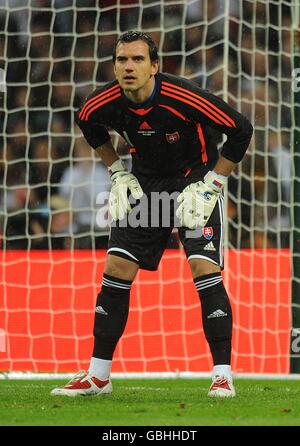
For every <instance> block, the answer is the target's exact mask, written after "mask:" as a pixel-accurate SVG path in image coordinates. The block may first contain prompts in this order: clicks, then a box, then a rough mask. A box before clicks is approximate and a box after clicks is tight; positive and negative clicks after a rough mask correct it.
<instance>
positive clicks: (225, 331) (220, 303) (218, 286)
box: [194, 273, 232, 365]
mask: <svg viewBox="0 0 300 446" xmlns="http://www.w3.org/2000/svg"><path fill="white" fill-rule="evenodd" d="M194 283H195V286H196V288H197V291H198V294H199V296H200V301H201V307H202V323H203V330H204V334H205V337H206V339H207V342H208V344H209V347H210V351H211V354H212V357H213V362H214V365H219V364H230V360H231V338H232V311H231V306H230V302H229V298H228V295H227V292H226V290H225V288H224V284H223V280H222V275H221V273H213V274H207V275H206V276H200V277H197V278H196V279H194Z"/></svg>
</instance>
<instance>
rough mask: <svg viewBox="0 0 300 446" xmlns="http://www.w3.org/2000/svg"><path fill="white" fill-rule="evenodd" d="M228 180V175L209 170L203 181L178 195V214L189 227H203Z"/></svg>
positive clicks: (182, 223) (181, 222)
mask: <svg viewBox="0 0 300 446" xmlns="http://www.w3.org/2000/svg"><path fill="white" fill-rule="evenodd" d="M225 182H226V177H225V176H223V175H218V174H217V173H215V172H214V171H209V172H208V173H207V174H206V175H205V177H204V180H203V181H198V182H197V183H192V184H190V185H189V186H187V187H186V188H185V189H184V190H183V191H182V192H181V194H180V195H179V196H178V198H177V201H178V203H180V205H179V206H178V209H177V211H176V216H177V218H178V219H179V221H180V224H181V225H182V226H184V227H186V228H189V229H196V228H199V227H200V228H203V227H204V226H205V225H206V224H207V222H208V220H209V217H210V216H211V214H212V212H213V210H214V207H215V205H216V203H217V201H218V198H219V195H220V193H221V192H222V189H223V186H224V184H225Z"/></svg>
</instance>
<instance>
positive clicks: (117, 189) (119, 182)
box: [95, 140, 143, 220]
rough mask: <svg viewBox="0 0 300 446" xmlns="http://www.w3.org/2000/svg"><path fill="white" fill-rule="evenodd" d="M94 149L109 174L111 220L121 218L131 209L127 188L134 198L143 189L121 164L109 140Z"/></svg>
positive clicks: (136, 197) (140, 195) (138, 195)
mask: <svg viewBox="0 0 300 446" xmlns="http://www.w3.org/2000/svg"><path fill="white" fill-rule="evenodd" d="M95 151H96V153H97V155H98V156H99V157H101V159H102V161H103V163H104V164H105V165H106V166H107V168H108V171H109V173H110V175H111V181H112V186H111V192H110V196H109V211H110V214H111V216H112V218H113V220H122V218H124V217H125V215H126V214H127V213H129V212H130V211H131V205H130V203H129V200H128V194H127V192H128V189H129V191H130V192H131V194H132V196H133V198H135V199H136V200H137V199H139V198H141V197H142V195H143V190H142V188H141V185H140V183H139V181H138V179H137V178H136V177H135V176H134V175H133V174H132V173H130V172H128V170H127V169H126V168H125V166H124V165H123V163H122V161H121V160H120V158H119V157H118V155H117V154H116V151H115V149H114V147H113V145H112V143H111V141H110V140H109V141H107V142H106V143H104V144H103V145H101V146H100V147H98V148H96V149H95Z"/></svg>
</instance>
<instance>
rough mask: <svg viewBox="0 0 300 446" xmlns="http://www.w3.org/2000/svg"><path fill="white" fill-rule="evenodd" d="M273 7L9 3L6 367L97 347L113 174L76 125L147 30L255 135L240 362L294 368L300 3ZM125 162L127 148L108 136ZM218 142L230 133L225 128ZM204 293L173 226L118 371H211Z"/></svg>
mask: <svg viewBox="0 0 300 446" xmlns="http://www.w3.org/2000/svg"><path fill="white" fill-rule="evenodd" d="M294 6H295V5H293V4H292V3H291V2H290V1H284V0H283V1H280V2H278V1H277V0H274V1H272V0H268V1H267V0H261V1H258V0H257V1H256V0H233V1H230V2H229V1H228V2H227V1H225V0H182V1H181V0H156V1H155V0H103V1H100V2H98V1H95V0H85V1H83V0H44V1H41V0H22V1H21V0H20V1H19V0H6V1H5V0H1V1H0V64H1V65H0V90H1V91H0V98H1V104H0V106H1V109H0V116H1V145H0V150H1V164H0V166H1V169H0V172H1V180H2V181H1V191H0V206H1V208H0V212H1V213H0V228H1V266H0V278H1V279H0V281H1V294H0V370H2V371H20V370H22V371H34V372H75V371H77V370H78V369H86V368H87V366H88V364H89V358H90V355H91V352H92V345H93V338H92V330H93V317H94V305H95V299H96V295H97V293H98V291H99V287H100V283H101V277H102V273H103V267H104V262H105V255H106V251H105V248H106V243H107V238H108V225H109V221H108V213H107V202H105V203H104V202H102V201H100V202H99V200H98V202H97V196H98V194H99V192H108V191H109V188H110V182H109V177H108V174H107V171H106V168H105V167H104V166H103V165H102V164H101V162H100V161H96V160H95V157H94V156H93V152H92V150H91V149H90V147H89V146H88V145H87V143H86V142H85V141H84V139H83V137H82V135H81V134H80V132H79V129H78V128H77V127H76V124H75V123H74V112H75V110H77V108H78V107H79V106H80V104H81V103H82V101H83V100H84V98H85V97H86V96H87V95H88V94H89V93H90V92H91V91H92V90H93V89H95V88H96V87H97V86H100V85H103V84H104V83H105V82H108V81H110V80H111V79H113V76H114V75H113V66H112V62H111V55H112V49H113V47H114V43H115V40H116V38H117V37H118V36H119V35H120V34H121V33H122V32H125V31H127V30H129V29H138V30H143V31H146V32H148V33H150V34H151V36H152V37H153V38H154V40H155V41H156V42H157V45H158V48H159V54H160V69H161V71H165V72H170V73H173V74H177V75H181V76H184V77H186V78H188V79H192V80H194V81H196V82H198V83H199V84H200V85H201V86H202V87H203V88H207V89H210V90H211V91H212V92H214V93H216V94H218V95H220V96H221V97H223V98H224V99H225V100H226V101H228V102H229V103H230V104H231V105H232V106H234V107H236V108H237V109H238V110H240V111H241V112H242V113H244V114H245V115H246V116H247V117H248V118H249V119H250V121H251V122H252V124H253V125H254V128H255V131H254V136H253V139H252V143H251V147H250V148H249V150H248V152H247V154H246V156H245V159H244V160H243V162H242V163H241V164H240V165H238V167H237V168H236V170H235V171H234V173H233V174H232V176H231V178H230V180H229V184H228V193H227V197H228V199H227V209H226V212H227V219H226V266H225V272H224V280H225V282H226V286H227V289H228V292H229V295H230V299H231V303H232V306H233V314H234V337H233V354H232V361H233V363H232V364H233V370H234V372H237V373H243V372H247V373H289V371H290V341H291V327H292V324H291V291H290V289H291V274H292V273H291V248H292V247H291V245H290V233H291V200H292V198H291V179H292V177H293V168H292V149H291V146H292V140H293V130H294V125H295V124H294V121H293V118H292V112H293V105H292V103H293V97H292V78H291V72H292V68H293V23H292V19H293V11H294V10H295V9H293V8H294ZM112 137H113V140H114V144H115V147H116V148H117V150H118V152H119V154H120V155H121V156H122V157H124V159H125V162H126V163H127V164H128V166H130V155H128V153H127V146H126V144H125V142H124V141H123V140H121V138H120V137H118V135H116V134H112ZM217 137H218V140H219V143H220V144H221V143H222V135H218V136H217ZM211 366H212V363H211V357H210V353H209V349H208V346H207V343H206V341H205V338H204V335H203V329H202V323H201V311H200V305H199V298H198V296H197V293H196V291H195V289H194V285H193V283H192V277H191V273H190V270H189V267H188V264H187V262H186V259H185V257H184V254H183V251H182V249H180V246H179V245H178V238H177V236H176V233H174V234H172V238H171V239H170V243H169V246H168V249H167V251H166V253H165V254H164V257H163V259H162V261H161V264H160V267H159V270H158V271H157V272H146V271H140V272H139V274H138V277H137V279H136V281H135V284H134V286H133V289H132V298H131V311H130V316H129V320H128V324H127V327H126V331H125V334H124V336H123V338H122V340H121V341H120V342H119V345H118V348H117V351H116V353H115V361H114V368H113V372H175V373H180V372H207V371H210V369H211Z"/></svg>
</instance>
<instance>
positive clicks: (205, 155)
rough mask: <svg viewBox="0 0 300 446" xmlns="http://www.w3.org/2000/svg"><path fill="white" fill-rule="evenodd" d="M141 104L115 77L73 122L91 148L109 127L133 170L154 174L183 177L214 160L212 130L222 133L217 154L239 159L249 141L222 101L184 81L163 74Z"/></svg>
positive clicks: (243, 124)
mask: <svg viewBox="0 0 300 446" xmlns="http://www.w3.org/2000/svg"><path fill="white" fill-rule="evenodd" d="M155 79H156V82H155V89H154V91H153V94H152V95H151V97H150V98H149V99H148V100H147V101H146V102H145V103H143V104H138V103H134V102H132V101H130V100H129V99H128V98H127V97H126V96H125V94H124V92H123V90H122V88H121V86H120V84H119V83H118V81H116V80H115V81H113V82H110V83H108V84H106V85H105V86H104V87H102V88H99V89H97V90H95V91H94V92H93V93H92V94H91V95H90V96H89V97H88V98H87V100H86V101H85V103H84V105H83V106H82V107H81V109H80V110H79V112H78V114H77V123H78V125H79V127H80V128H81V130H82V132H83V134H84V136H85V138H86V140H87V141H88V142H89V144H90V145H91V146H92V147H93V148H97V147H100V146H101V145H102V144H104V143H105V142H107V141H108V140H109V139H110V136H109V133H108V129H114V130H115V131H116V132H117V133H119V134H120V135H121V136H122V137H123V138H124V139H125V140H126V141H127V143H128V144H129V145H130V152H131V154H132V171H133V172H134V173H135V174H136V175H139V174H142V175H145V176H151V177H154V178H166V177H174V176H176V175H185V174H186V173H187V172H188V171H189V170H191V169H193V168H194V167H196V166H199V165H201V164H202V165H203V164H204V165H207V166H209V167H210V168H211V167H213V165H214V164H215V163H216V161H217V159H218V156H219V154H218V150H217V144H216V141H215V139H214V137H213V133H214V132H213V131H212V129H216V130H218V131H219V132H221V133H225V134H226V135H227V140H226V142H225V143H224V145H223V147H222V149H221V154H222V155H223V156H224V157H225V158H227V159H228V160H231V161H233V162H235V163H237V162H239V161H240V160H241V159H242V158H243V156H244V154H245V152H246V150H247V147H248V145H249V142H250V139H251V136H252V125H251V124H250V122H249V121H248V120H247V119H246V118H245V117H244V116H243V115H241V114H240V113H238V112H237V111H236V110H234V109H233V108H231V107H230V106H229V105H228V104H226V103H225V102H224V101H223V100H222V99H220V98H218V97H217V96H215V95H213V94H211V93H209V92H208V91H206V90H203V89H201V88H200V87H199V86H198V85H197V84H195V83H194V82H192V81H188V80H186V79H183V78H180V77H177V76H173V75H170V74H165V73H158V74H157V75H156V77H155Z"/></svg>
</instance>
